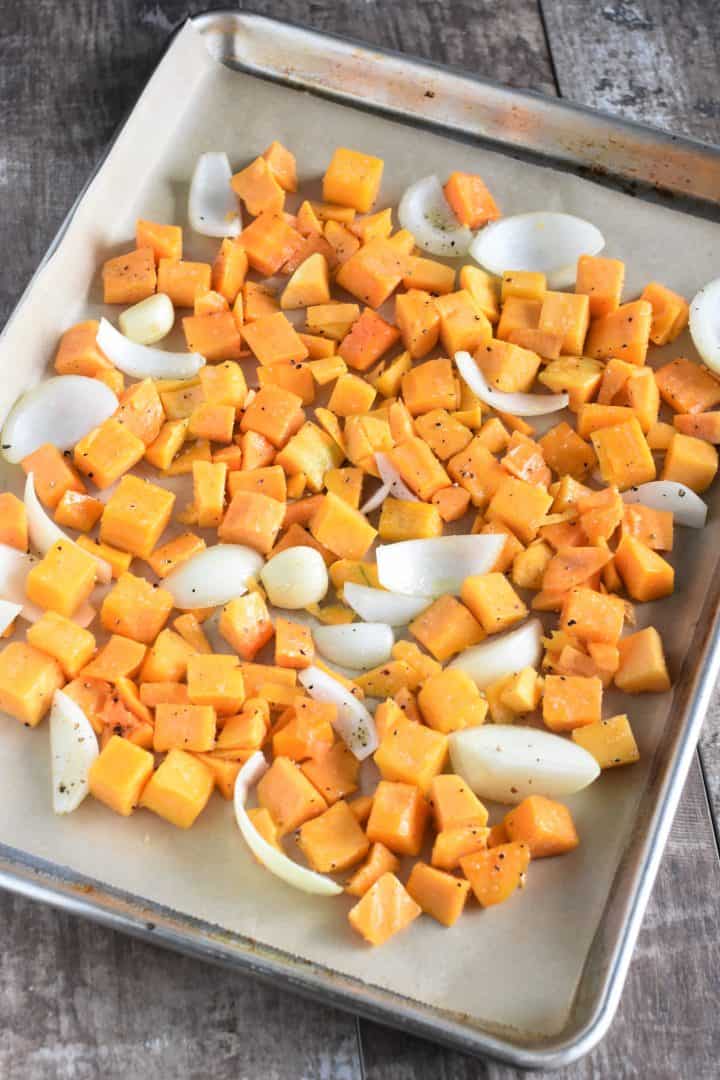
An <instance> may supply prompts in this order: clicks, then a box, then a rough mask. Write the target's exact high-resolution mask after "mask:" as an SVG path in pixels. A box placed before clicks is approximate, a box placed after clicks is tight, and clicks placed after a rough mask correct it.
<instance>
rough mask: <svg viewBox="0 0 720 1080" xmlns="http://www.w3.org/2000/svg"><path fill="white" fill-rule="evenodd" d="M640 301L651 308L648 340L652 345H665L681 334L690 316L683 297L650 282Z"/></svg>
mask: <svg viewBox="0 0 720 1080" xmlns="http://www.w3.org/2000/svg"><path fill="white" fill-rule="evenodd" d="M640 299H641V300H647V301H648V303H649V304H650V306H651V308H652V323H651V327H650V340H651V341H652V343H653V344H654V345H667V344H668V343H669V342H671V341H674V340H675V338H676V337H678V335H679V334H681V333H682V332H683V330H684V329H685V327H686V326H687V324H688V317H689V315H690V305H689V304H688V302H687V300H686V299H685V298H684V297H683V296H679V295H678V293H676V292H673V291H672V289H668V287H667V286H666V285H661V284H660V282H659V281H651V282H649V283H648V284H647V285H646V286H645V288H644V289H643V291H642V295H641V297H640Z"/></svg>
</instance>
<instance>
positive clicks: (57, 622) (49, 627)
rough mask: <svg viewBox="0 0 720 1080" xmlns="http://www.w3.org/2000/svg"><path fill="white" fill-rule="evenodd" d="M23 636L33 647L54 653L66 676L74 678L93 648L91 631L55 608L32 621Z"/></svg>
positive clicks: (89, 656)
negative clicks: (25, 635) (25, 636)
mask: <svg viewBox="0 0 720 1080" xmlns="http://www.w3.org/2000/svg"><path fill="white" fill-rule="evenodd" d="M27 639H28V641H29V643H30V644H31V645H33V646H34V647H35V648H36V649H40V650H41V651H42V652H45V653H47V654H48V656H52V657H54V659H55V660H57V661H58V663H59V664H60V666H61V667H62V669H63V671H64V672H65V675H66V676H67V678H68V679H74V678H75V676H76V675H77V674H78V672H79V671H80V670H81V669H82V668H84V667H85V665H86V664H87V663H88V661H89V660H90V658H91V656H92V655H93V653H94V652H95V637H94V635H93V634H92V633H91V632H90V631H89V630H84V629H83V628H82V627H81V626H78V624H77V623H75V622H73V621H72V619H66V618H65V616H64V615H58V614H57V612H55V611H46V612H45V614H44V615H43V616H42V618H41V619H38V621H37V622H35V623H33V624H32V625H31V626H30V627H29V628H28V632H27Z"/></svg>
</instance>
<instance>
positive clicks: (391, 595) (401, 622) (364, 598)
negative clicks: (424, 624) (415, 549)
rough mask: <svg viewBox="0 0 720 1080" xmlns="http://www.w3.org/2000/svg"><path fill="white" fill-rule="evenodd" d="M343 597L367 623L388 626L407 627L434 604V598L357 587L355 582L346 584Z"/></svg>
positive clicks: (365, 586)
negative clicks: (385, 624)
mask: <svg viewBox="0 0 720 1080" xmlns="http://www.w3.org/2000/svg"><path fill="white" fill-rule="evenodd" d="M343 597H344V599H345V602H346V604H348V605H349V606H350V607H351V608H352V609H353V611H354V612H356V613H357V614H358V615H359V616H360V618H361V619H364V620H365V622H371V623H378V622H380V623H387V624H388V626H407V624H408V623H409V622H412V620H413V619H414V618H415V616H416V615H419V614H420V612H421V611H424V610H425V608H426V607H430V605H431V604H432V602H433V598H432V596H405V595H404V594H403V593H396V592H388V591H387V590H386V589H372V588H370V586H369V585H356V584H355V582H354V581H347V582H345V584H344V585H343Z"/></svg>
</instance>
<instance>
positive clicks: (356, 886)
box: [345, 800, 400, 896]
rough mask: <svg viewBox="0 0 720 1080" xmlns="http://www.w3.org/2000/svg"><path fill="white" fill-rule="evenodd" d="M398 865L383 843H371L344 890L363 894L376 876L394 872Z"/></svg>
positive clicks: (397, 860) (351, 893)
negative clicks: (365, 857)
mask: <svg viewBox="0 0 720 1080" xmlns="http://www.w3.org/2000/svg"><path fill="white" fill-rule="evenodd" d="M355 801H356V802H357V801H359V800H355ZM353 805H354V804H353ZM351 809H352V805H351ZM399 866H400V860H399V859H398V858H397V856H396V855H393V853H392V851H390V850H388V848H386V847H385V845H384V844H373V845H372V846H371V848H370V854H369V855H368V857H367V859H366V861H365V862H364V863H363V865H362V866H361V867H359V868H358V869H357V870H356V871H355V873H354V874H353V875H352V877H351V878H350V880H349V881H348V883H347V885H346V886H345V892H347V893H349V894H350V895H351V896H364V895H365V893H366V892H367V891H368V889H370V888H372V886H373V885H374V884H375V882H376V881H377V880H378V878H381V877H382V875H383V874H394V873H395V872H396V870H397V869H398V868H399Z"/></svg>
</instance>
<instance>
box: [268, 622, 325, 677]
mask: <svg viewBox="0 0 720 1080" xmlns="http://www.w3.org/2000/svg"><path fill="white" fill-rule="evenodd" d="M314 658H315V646H314V644H313V638H312V633H311V631H310V627H309V626H305V625H303V624H301V623H297V622H292V621H291V620H290V619H283V618H281V617H279V616H278V618H277V620H276V622H275V663H276V665H277V666H278V667H281V668H294V669H295V670H302V668H306V667H310V665H311V664H312V662H313V660H314Z"/></svg>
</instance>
